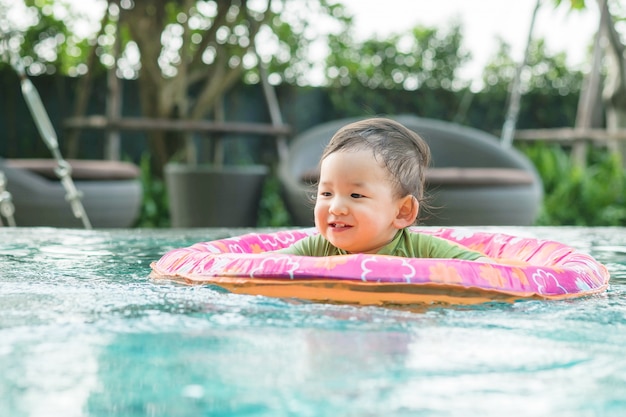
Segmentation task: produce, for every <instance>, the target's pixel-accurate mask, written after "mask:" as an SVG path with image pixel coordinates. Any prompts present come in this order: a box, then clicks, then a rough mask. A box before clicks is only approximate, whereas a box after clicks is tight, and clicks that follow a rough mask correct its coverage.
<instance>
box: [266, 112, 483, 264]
mask: <svg viewBox="0 0 626 417" xmlns="http://www.w3.org/2000/svg"><path fill="white" fill-rule="evenodd" d="M429 163H430V149H429V148H428V145H427V144H426V142H425V141H424V140H423V139H422V138H421V137H420V136H419V135H417V134H416V133H415V132H413V131H411V130H410V129H408V128H406V127H405V126H403V125H402V124H400V123H398V122H395V121H393V120H390V119H386V118H372V119H366V120H362V121H358V122H355V123H351V124H349V125H347V126H344V127H343V128H341V129H340V130H339V131H338V132H337V133H335V135H334V136H333V137H332V139H331V140H330V143H329V144H328V145H327V146H326V148H325V149H324V153H323V154H322V157H321V160H320V178H319V183H318V184H317V185H318V189H317V196H316V199H315V211H314V213H315V226H316V227H317V229H318V230H319V234H318V235H315V236H311V237H307V238H304V239H302V240H300V241H298V242H296V243H295V244H293V245H292V246H290V247H287V248H285V249H282V250H280V251H279V252H280V253H288V254H294V255H304V256H331V255H345V254H351V253H375V254H382V255H395V256H404V257H412V258H458V259H465V260H485V261H487V258H483V256H484V255H482V254H481V253H479V252H474V251H470V250H467V249H465V248H463V247H461V246H459V245H455V244H454V243H451V242H449V241H447V240H444V239H441V238H437V237H433V236H430V235H426V234H419V233H415V232H410V231H409V230H407V228H408V227H409V226H411V225H413V224H415V222H416V220H417V214H418V211H419V207H420V203H421V201H422V199H423V196H424V171H425V169H426V167H427V166H428V164H429Z"/></svg>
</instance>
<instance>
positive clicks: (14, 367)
mask: <svg viewBox="0 0 626 417" xmlns="http://www.w3.org/2000/svg"><path fill="white" fill-rule="evenodd" d="M480 230H493V231H496V230H497V231H501V232H507V233H512V234H518V235H524V236H534V237H539V238H549V239H554V240H560V241H563V242H565V243H568V244H570V245H572V246H574V247H577V248H579V249H581V250H584V251H586V252H589V253H591V254H592V255H593V256H595V257H596V258H597V259H598V260H599V261H601V262H603V263H604V264H606V265H607V267H608V268H609V270H610V271H611V276H612V278H611V286H610V289H609V291H608V292H607V293H605V294H602V295H597V296H593V297H589V298H585V299H578V300H569V301H556V302H555V301H521V302H517V303H514V304H499V303H494V304H489V305H482V306H477V307H457V308H452V307H448V308H430V309H425V310H424V311H401V310H392V309H387V308H378V307H355V306H338V305H324V304H312V303H306V302H298V301H293V300H279V299H271V298H264V297H253V296H240V295H233V294H228V293H225V292H223V291H217V290H215V289H214V288H211V287H185V286H181V285H177V284H171V283H164V282H158V283H157V282H152V281H150V280H148V279H147V275H148V273H149V270H150V269H149V263H150V262H151V261H154V260H157V259H158V258H159V257H160V256H161V255H162V254H163V253H164V252H165V251H167V250H169V249H172V248H175V247H180V246H187V245H190V244H192V243H195V242H197V241H202V240H212V239H216V238H221V237H226V236H232V235H237V234H241V233H243V232H244V231H243V230H216V229H211V230H208V229H205V230H184V231H173V230H119V231H118V230H115V231H83V230H58V229H46V228H33V229H29V228H26V229H10V228H0V370H1V372H0V416H11V417H19V416H129V417H131V416H168V417H170V416H298V417H300V416H463V417H467V416H567V417H570V416H572V417H578V416H581V417H582V416H620V417H621V416H623V415H624V413H625V411H624V410H626V229H623V228H497V229H495V228H481V229H480Z"/></svg>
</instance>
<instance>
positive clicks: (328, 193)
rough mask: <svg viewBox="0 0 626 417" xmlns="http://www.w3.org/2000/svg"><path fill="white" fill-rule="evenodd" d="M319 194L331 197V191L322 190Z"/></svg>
mask: <svg viewBox="0 0 626 417" xmlns="http://www.w3.org/2000/svg"><path fill="white" fill-rule="evenodd" d="M318 194H319V195H320V196H322V197H330V195H331V194H330V191H320V192H319V193H318Z"/></svg>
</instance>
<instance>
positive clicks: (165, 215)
mask: <svg viewBox="0 0 626 417" xmlns="http://www.w3.org/2000/svg"><path fill="white" fill-rule="evenodd" d="M150 159H151V158H150V154H149V153H144V154H143V155H142V157H141V163H140V168H141V185H142V187H143V198H142V202H141V212H140V213H139V218H138V219H137V222H136V224H135V227H150V228H154V227H169V226H170V216H169V204H168V201H167V190H166V188H165V184H164V182H163V180H162V179H160V178H157V177H156V176H155V175H154V174H153V172H152V168H151V163H150Z"/></svg>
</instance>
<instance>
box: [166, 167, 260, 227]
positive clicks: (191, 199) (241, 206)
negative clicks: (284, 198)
mask: <svg viewBox="0 0 626 417" xmlns="http://www.w3.org/2000/svg"><path fill="white" fill-rule="evenodd" d="M268 172H269V169H268V167H266V166H265V165H251V166H222V167H215V166H210V165H187V164H176V163H170V164H167V165H166V166H165V182H166V186H167V190H168V198H169V207H170V219H171V222H172V227H254V226H256V223H257V212H258V209H259V202H260V201H261V194H262V190H263V182H264V181H265V178H266V177H267V175H268Z"/></svg>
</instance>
